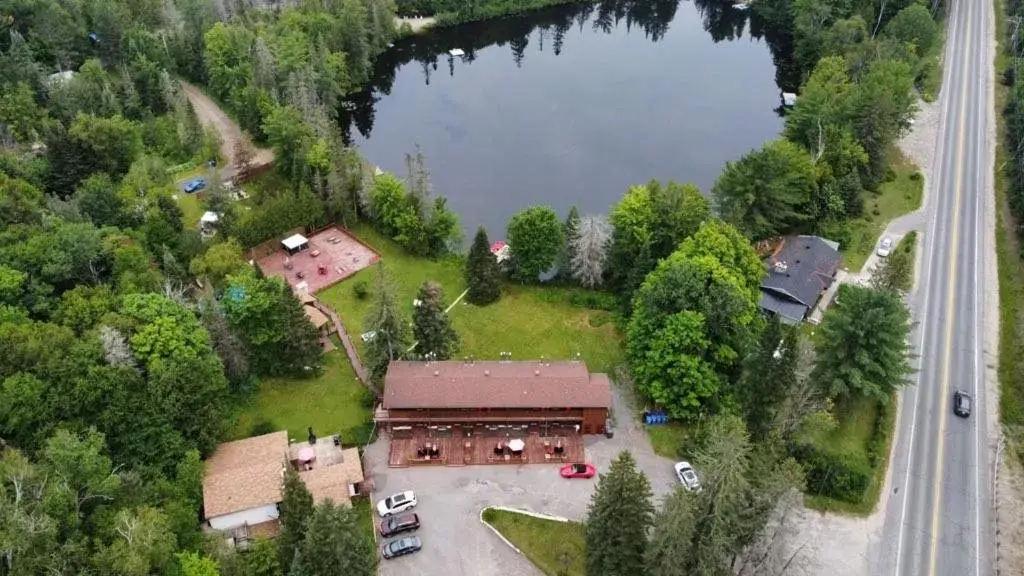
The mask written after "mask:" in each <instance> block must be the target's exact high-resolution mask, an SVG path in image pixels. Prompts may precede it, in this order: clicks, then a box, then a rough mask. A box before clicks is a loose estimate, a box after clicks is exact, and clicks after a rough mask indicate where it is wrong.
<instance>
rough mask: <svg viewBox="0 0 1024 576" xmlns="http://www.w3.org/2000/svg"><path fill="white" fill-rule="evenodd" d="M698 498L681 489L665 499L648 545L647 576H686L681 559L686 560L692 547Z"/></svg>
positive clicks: (687, 573) (687, 575) (684, 564)
mask: <svg viewBox="0 0 1024 576" xmlns="http://www.w3.org/2000/svg"><path fill="white" fill-rule="evenodd" d="M697 499H698V496H697V495H695V494H693V493H692V492H689V491H687V490H686V489H684V488H683V487H682V486H679V487H677V488H676V489H675V491H673V492H672V493H671V494H669V495H668V496H667V497H666V498H665V502H664V504H663V506H662V510H661V512H659V513H658V514H657V515H656V516H655V517H654V529H653V530H652V531H651V541H650V543H649V544H648V545H647V562H646V567H647V575H648V576H689V574H690V571H689V567H688V566H687V565H686V563H684V562H682V561H681V559H682V558H687V557H689V556H690V552H691V550H692V548H693V533H694V526H695V525H696V523H697V504H698V501H697Z"/></svg>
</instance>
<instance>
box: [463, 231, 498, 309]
mask: <svg viewBox="0 0 1024 576" xmlns="http://www.w3.org/2000/svg"><path fill="white" fill-rule="evenodd" d="M466 285H467V286H469V293H468V294H466V299H467V300H469V301H470V302H472V303H473V304H477V305H480V306H482V305H484V304H490V303H491V302H496V301H497V300H498V299H499V298H501V270H500V269H499V268H498V260H497V258H495V257H494V254H493V253H491V242H490V240H488V239H487V230H484V227H483V226H481V227H480V228H478V229H477V231H476V236H475V237H474V238H473V246H472V248H470V249H469V259H468V260H467V262H466Z"/></svg>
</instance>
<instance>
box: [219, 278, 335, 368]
mask: <svg viewBox="0 0 1024 576" xmlns="http://www.w3.org/2000/svg"><path fill="white" fill-rule="evenodd" d="M227 282H228V287H227V289H226V292H225V296H224V297H223V298H222V299H221V305H222V306H223V308H224V314H225V316H227V319H228V322H229V323H230V324H231V327H232V328H233V329H234V330H235V331H236V333H237V334H238V335H239V336H240V337H241V338H242V339H243V340H244V341H245V344H246V348H248V350H249V362H250V363H251V364H252V366H253V367H254V368H255V369H256V371H257V372H258V373H260V374H266V375H275V376H281V375H286V374H287V375H291V376H299V377H301V376H307V375H309V374H310V373H316V372H317V371H318V370H320V369H321V368H322V367H323V348H321V346H320V340H319V336H318V335H317V331H316V327H315V326H313V324H312V322H310V321H309V317H308V316H307V315H306V312H305V311H304V310H303V308H302V303H301V302H299V300H298V298H296V297H295V295H294V294H293V293H292V291H291V288H289V286H288V285H287V284H286V283H285V282H284V281H283V280H282V279H280V278H278V277H273V278H257V277H256V275H255V274H253V273H252V272H248V271H247V272H244V273H242V274H239V275H235V276H229V277H228V279H227Z"/></svg>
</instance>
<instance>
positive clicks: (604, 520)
mask: <svg viewBox="0 0 1024 576" xmlns="http://www.w3.org/2000/svg"><path fill="white" fill-rule="evenodd" d="M651 496H652V493H651V483H650V482H649V481H648V480H647V477H646V476H644V474H643V472H641V471H639V470H637V468H636V461H635V460H634V459H633V455H632V454H630V453H629V452H628V451H623V452H622V453H620V454H619V456H618V458H616V459H615V460H613V461H612V465H611V468H610V469H609V471H608V473H607V474H603V475H601V479H600V480H599V481H598V483H597V490H596V491H595V492H594V495H593V496H592V497H591V499H590V507H589V509H588V510H587V524H586V528H585V537H586V544H587V574H591V575H594V576H598V575H600V576H633V575H635V574H637V573H638V571H639V569H640V567H641V566H643V565H644V555H645V552H646V550H647V531H648V529H649V528H650V527H651V524H652V522H653V519H654V505H653V504H652V503H651Z"/></svg>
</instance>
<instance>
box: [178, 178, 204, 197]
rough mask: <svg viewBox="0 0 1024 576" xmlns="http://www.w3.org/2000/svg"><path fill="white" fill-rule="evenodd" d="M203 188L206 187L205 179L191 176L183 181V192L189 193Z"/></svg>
mask: <svg viewBox="0 0 1024 576" xmlns="http://www.w3.org/2000/svg"><path fill="white" fill-rule="evenodd" d="M203 188H206V180H204V179H202V178H193V179H191V180H189V181H188V182H185V186H183V187H182V190H184V191H185V194H191V193H193V192H198V191H200V190H202V189H203Z"/></svg>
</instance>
